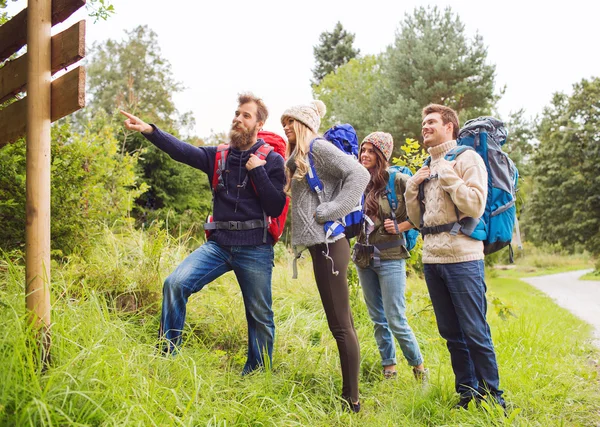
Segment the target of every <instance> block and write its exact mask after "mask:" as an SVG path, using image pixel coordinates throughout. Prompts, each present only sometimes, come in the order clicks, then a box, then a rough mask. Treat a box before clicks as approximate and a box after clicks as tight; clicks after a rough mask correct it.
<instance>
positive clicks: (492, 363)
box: [425, 260, 503, 403]
mask: <svg viewBox="0 0 600 427" xmlns="http://www.w3.org/2000/svg"><path fill="white" fill-rule="evenodd" d="M425 281H426V282H427V288H428V289H429V295H430V297H431V302H432V303H433V310H434V312H435V317H436V320H437V325H438V330H439V331H440V335H441V336H442V338H444V339H445V340H446V343H447V346H448V350H449V351H450V361H451V363H452V369H453V370H454V376H455V382H456V383H455V387H456V391H457V392H458V393H459V394H460V395H461V397H467V398H468V397H472V396H477V395H481V396H483V395H487V394H491V395H492V396H493V397H495V398H496V399H497V400H498V402H499V403H502V402H503V399H502V397H501V396H502V390H500V389H499V387H500V378H499V375H498V364H497V363H496V353H495V352H494V344H492V336H491V333H490V327H489V325H488V323H487V321H486V318H485V316H486V313H487V300H486V297H485V292H486V290H487V287H486V285H485V278H484V267H483V260H479V261H467V262H459V263H454V264H425Z"/></svg>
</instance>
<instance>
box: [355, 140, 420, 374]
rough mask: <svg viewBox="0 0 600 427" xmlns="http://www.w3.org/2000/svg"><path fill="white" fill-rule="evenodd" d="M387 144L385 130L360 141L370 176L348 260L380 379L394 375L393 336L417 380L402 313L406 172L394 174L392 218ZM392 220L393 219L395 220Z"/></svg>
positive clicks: (416, 356)
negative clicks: (363, 307) (370, 330)
mask: <svg viewBox="0 0 600 427" xmlns="http://www.w3.org/2000/svg"><path fill="white" fill-rule="evenodd" d="M393 148H394V141H393V139H392V135H390V134H389V133H385V132H373V133H371V134H369V135H367V137H366V138H365V139H364V140H363V141H362V143H361V144H360V152H359V160H360V162H361V164H362V165H363V166H364V167H365V168H367V170H368V171H369V173H370V174H371V180H370V181H369V184H368V185H367V189H366V192H365V209H364V211H365V221H364V222H363V228H362V231H361V232H360V234H359V235H358V237H357V243H356V245H355V246H354V251H353V257H352V258H353V261H354V263H355V264H356V270H357V272H358V278H359V280H360V285H361V288H362V290H363V295H364V297H365V302H366V304H367V308H368V311H369V315H370V316H371V320H372V321H373V325H374V329H375V340H376V341H377V347H378V348H379V354H380V356H381V364H382V365H383V375H384V377H385V378H395V377H396V376H397V372H396V363H397V361H396V347H395V345H394V338H393V337H396V339H397V340H398V343H399V344H400V348H401V349H402V353H403V354H404V357H405V358H406V360H407V361H408V364H409V365H410V366H412V369H413V374H414V376H415V378H416V379H417V380H419V381H422V382H423V381H426V379H427V378H426V376H427V370H426V369H425V367H424V366H423V357H422V356H421V351H420V349H419V344H418V343H417V340H416V338H415V335H414V334H413V331H412V330H411V328H410V326H409V325H408V321H407V319H406V314H405V311H406V300H405V297H404V289H405V287H406V265H405V261H404V260H405V259H406V258H408V257H409V256H410V255H409V253H408V250H407V249H406V243H405V240H404V231H407V230H410V229H411V228H413V226H412V224H411V223H410V222H408V220H406V218H407V214H406V204H405V201H404V190H405V189H406V181H407V180H408V178H409V176H408V175H405V174H402V173H397V174H396V177H395V186H396V197H397V198H398V207H397V209H396V211H395V217H394V216H392V211H391V210H392V208H391V206H390V203H389V202H388V199H387V196H386V185H387V182H388V179H389V172H388V162H389V160H390V157H391V155H392V149H393ZM392 218H397V221H396V222H395V221H394V220H393V219H392Z"/></svg>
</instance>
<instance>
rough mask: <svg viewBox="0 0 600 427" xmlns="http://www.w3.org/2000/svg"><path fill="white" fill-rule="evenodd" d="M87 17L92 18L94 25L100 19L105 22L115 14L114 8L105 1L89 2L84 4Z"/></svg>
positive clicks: (95, 0) (94, 0)
mask: <svg viewBox="0 0 600 427" xmlns="http://www.w3.org/2000/svg"><path fill="white" fill-rule="evenodd" d="M86 7H87V9H88V11H89V13H88V14H89V15H90V16H91V17H92V18H94V23H96V22H98V21H99V20H100V19H102V20H104V21H106V20H107V19H108V18H110V17H111V16H112V15H113V14H114V13H115V7H114V6H113V5H112V4H110V3H109V2H108V1H106V0H91V1H90V2H89V3H86Z"/></svg>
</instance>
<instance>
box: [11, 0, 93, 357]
mask: <svg viewBox="0 0 600 427" xmlns="http://www.w3.org/2000/svg"><path fill="white" fill-rule="evenodd" d="M84 4H85V0H28V6H27V9H25V10H23V11H22V12H20V13H19V14H18V15H16V16H15V17H14V18H12V19H11V20H10V21H8V22H7V23H5V24H4V25H2V26H0V62H2V61H4V60H6V59H7V58H9V57H10V56H11V55H13V54H15V53H16V52H18V51H19V50H20V49H21V48H22V47H23V46H24V45H27V53H26V54H24V55H21V56H20V57H18V58H16V59H12V60H10V61H8V62H6V63H5V64H4V66H3V67H2V68H0V105H2V104H3V103H8V105H7V106H6V107H4V108H1V107H0V148H2V147H3V146H4V145H6V144H9V143H12V142H15V141H17V140H18V139H19V138H22V137H23V136H25V137H26V144H27V166H26V173H27V177H26V180H27V183H26V192H27V194H26V215H27V223H26V226H25V234H26V244H25V250H26V252H25V263H26V277H25V283H26V303H27V309H28V310H29V312H30V313H31V315H32V322H33V324H34V326H35V327H36V329H37V330H38V331H40V333H41V337H42V357H43V361H44V363H46V362H47V361H48V360H49V350H50V334H49V332H50V324H51V323H50V165H51V159H50V123H51V122H53V121H55V120H58V119H60V118H62V117H65V116H66V115H68V114H71V113H73V112H74V111H77V110H79V109H80V108H82V107H84V105H85V70H84V68H83V67H81V66H80V67H77V68H74V69H72V70H71V71H69V72H68V73H66V74H64V75H62V76H61V77H59V78H57V79H56V80H54V81H52V75H54V74H55V73H56V72H58V71H59V70H61V69H63V68H65V67H68V66H69V65H73V64H75V63H76V62H77V61H79V60H80V59H82V58H83V57H84V55H85V22H84V21H80V22H78V23H77V24H75V25H73V26H72V27H71V28H69V29H67V30H65V31H63V32H61V33H59V34H56V35H55V36H54V37H51V29H52V26H53V25H55V24H57V23H59V22H62V21H64V20H65V19H67V18H68V17H69V16H71V14H73V12H75V11H76V10H78V9H79V8H80V7H81V6H83V5H84ZM24 91H26V92H27V96H26V97H24V98H22V99H19V100H16V101H15V102H12V103H9V101H10V100H11V99H14V98H16V97H18V95H19V94H20V93H22V92H24Z"/></svg>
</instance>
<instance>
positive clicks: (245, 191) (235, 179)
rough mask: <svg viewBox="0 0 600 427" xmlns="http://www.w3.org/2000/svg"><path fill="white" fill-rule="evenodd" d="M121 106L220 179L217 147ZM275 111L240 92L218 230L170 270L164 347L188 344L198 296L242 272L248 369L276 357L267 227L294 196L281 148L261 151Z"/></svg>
mask: <svg viewBox="0 0 600 427" xmlns="http://www.w3.org/2000/svg"><path fill="white" fill-rule="evenodd" d="M121 113H122V114H123V115H125V116H126V117H127V120H125V127H126V128H127V129H129V130H134V131H138V132H141V133H142V135H144V136H145V137H146V139H148V140H149V141H150V142H151V143H152V144H154V145H155V146H157V147H158V148H160V149H161V150H163V151H164V152H166V153H167V154H168V155H169V156H171V158H172V159H174V160H176V161H178V162H182V163H185V164H188V165H190V166H192V167H194V168H196V169H200V170H201V171H203V172H204V173H205V174H206V175H207V176H208V181H209V184H210V183H211V182H212V179H213V174H214V171H215V170H216V169H215V161H216V158H217V147H195V146H193V145H190V144H187V143H185V142H182V141H180V140H178V139H177V138H175V137H174V136H173V135H170V134H168V133H167V132H164V131H162V130H160V129H159V128H158V127H156V126H155V125H152V124H148V123H145V122H144V121H142V120H141V119H139V118H137V117H135V116H133V115H131V114H129V113H126V112H124V111H122V112H121ZM267 116H268V111H267V108H266V106H265V104H264V102H263V101H262V99H260V98H257V97H255V96H254V95H252V94H250V93H245V94H241V95H240V96H239V98H238V108H237V110H236V112H235V115H234V118H233V122H232V125H231V130H230V133H229V138H230V144H229V148H228V154H227V156H226V157H225V159H226V160H225V163H226V164H225V165H224V167H222V170H223V174H222V176H221V178H220V179H219V183H220V185H221V187H222V188H221V189H220V191H215V192H214V194H213V219H214V221H213V222H212V223H211V224H212V225H211V226H210V230H211V231H210V237H209V238H208V240H207V242H206V243H205V244H203V245H202V246H200V247H199V248H198V249H196V250H195V251H194V252H192V253H191V254H190V255H189V256H188V257H187V258H186V259H185V260H184V261H183V262H182V263H181V264H180V265H179V266H178V267H177V268H176V269H175V271H174V272H173V273H171V274H170V275H169V277H167V279H166V280H165V283H164V286H163V302H162V315H161V322H160V330H159V338H160V339H161V343H160V349H161V350H162V351H163V352H165V353H172V352H174V351H175V350H177V349H178V348H179V345H180V344H181V333H182V330H183V326H184V323H185V314H186V304H187V301H188V298H189V297H190V295H192V294H194V293H196V292H198V291H200V290H201V289H202V288H203V287H204V286H205V285H207V284H209V283H210V282H212V281H213V280H215V279H217V278H218V277H219V276H221V275H223V274H224V273H226V272H228V271H230V270H233V271H234V273H235V276H236V278H237V281H238V284H239V286H240V289H241V291H242V297H243V300H244V306H245V309H246V320H247V322H248V356H247V360H246V364H245V365H244V368H243V370H242V375H245V374H248V373H250V372H252V371H253V370H255V369H258V368H262V367H264V365H265V364H266V363H269V364H270V363H272V353H273V339H274V336H275V324H274V322H273V311H272V309H271V306H272V298H271V275H272V270H273V238H272V237H271V235H270V234H268V233H265V229H266V228H265V227H266V226H267V224H265V221H266V217H267V216H270V217H277V216H279V215H280V214H281V212H282V211H283V208H284V205H285V202H286V195H285V193H284V191H283V186H284V184H285V173H284V163H283V158H282V157H281V156H280V155H279V154H277V153H276V152H275V151H271V152H270V153H269V154H268V156H267V157H266V159H261V158H260V157H258V156H256V155H255V152H256V150H257V149H258V148H259V147H260V146H261V145H263V144H264V143H265V142H264V141H263V140H262V139H258V138H257V135H258V132H259V131H260V130H261V129H262V127H263V125H264V123H265V121H266V119H267ZM221 158H222V157H221ZM205 228H208V226H207V227H205Z"/></svg>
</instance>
